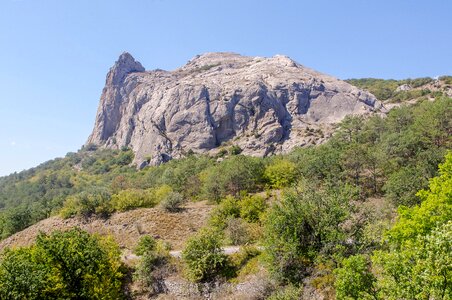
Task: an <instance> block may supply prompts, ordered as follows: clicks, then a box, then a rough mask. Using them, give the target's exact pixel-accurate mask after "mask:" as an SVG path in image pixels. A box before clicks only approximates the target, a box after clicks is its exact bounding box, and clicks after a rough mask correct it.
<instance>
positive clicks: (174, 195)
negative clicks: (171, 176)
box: [160, 192, 185, 212]
mask: <svg viewBox="0 0 452 300" xmlns="http://www.w3.org/2000/svg"><path fill="white" fill-rule="evenodd" d="M184 202H185V200H184V196H183V195H182V194H180V193H178V192H170V193H169V194H167V195H166V197H165V198H164V199H163V200H162V201H161V202H160V205H161V206H162V207H163V209H164V210H166V211H169V212H176V211H179V209H180V206H181V205H182V204H183V203H184Z"/></svg>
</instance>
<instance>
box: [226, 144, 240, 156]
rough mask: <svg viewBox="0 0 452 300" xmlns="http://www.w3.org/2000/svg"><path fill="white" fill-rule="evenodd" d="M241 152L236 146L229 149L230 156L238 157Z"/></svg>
mask: <svg viewBox="0 0 452 300" xmlns="http://www.w3.org/2000/svg"><path fill="white" fill-rule="evenodd" d="M242 151H243V150H242V148H240V147H239V146H237V145H234V146H231V148H230V149H229V153H230V154H231V155H239V154H240V153H242Z"/></svg>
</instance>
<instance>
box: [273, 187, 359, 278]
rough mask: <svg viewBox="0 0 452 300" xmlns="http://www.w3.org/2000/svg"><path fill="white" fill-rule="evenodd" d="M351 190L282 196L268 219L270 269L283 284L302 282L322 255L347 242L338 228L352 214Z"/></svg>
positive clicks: (300, 189) (294, 192)
mask: <svg viewBox="0 0 452 300" xmlns="http://www.w3.org/2000/svg"><path fill="white" fill-rule="evenodd" d="M352 197H353V193H352V192H351V190H337V189H329V188H318V187H313V186H306V185H305V186H301V187H298V188H296V189H292V190H291V191H289V192H286V194H285V195H284V196H283V198H282V200H281V202H280V203H277V204H275V205H273V206H272V207H271V209H270V211H269V212H268V213H267V215H266V218H265V220H266V221H265V250H266V253H267V257H268V262H269V268H270V271H271V272H272V274H273V275H275V277H276V278H277V279H279V280H281V281H283V282H292V283H297V282H300V280H301V279H302V277H303V276H304V274H305V273H306V269H307V268H308V267H309V266H310V265H311V263H312V261H313V259H314V258H315V257H316V255H318V253H319V252H320V251H322V252H324V253H331V252H333V251H335V247H336V246H337V245H339V244H341V242H342V241H343V240H344V238H345V233H344V232H343V230H342V229H341V228H340V226H339V224H340V223H341V222H343V221H344V220H345V219H346V218H347V216H348V214H349V211H350V209H351V208H350V206H349V201H350V199H351V198H352Z"/></svg>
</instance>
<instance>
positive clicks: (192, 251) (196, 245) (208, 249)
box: [182, 229, 228, 282]
mask: <svg viewBox="0 0 452 300" xmlns="http://www.w3.org/2000/svg"><path fill="white" fill-rule="evenodd" d="M182 260H183V261H184V263H185V266H186V274H187V276H188V278H189V279H190V280H192V281H195V282H206V281H211V280H214V279H216V278H217V277H219V276H222V275H223V274H224V273H225V271H226V270H227V268H228V260H227V257H226V255H225V254H224V253H223V250H222V249H221V235H220V233H219V232H217V231H213V230H211V229H210V230H209V229H203V230H201V231H200V232H199V233H198V234H196V235H195V236H194V237H192V238H191V239H189V240H188V242H187V246H186V247H185V249H184V250H183V252H182Z"/></svg>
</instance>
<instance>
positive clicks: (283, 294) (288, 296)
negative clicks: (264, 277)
mask: <svg viewBox="0 0 452 300" xmlns="http://www.w3.org/2000/svg"><path fill="white" fill-rule="evenodd" d="M302 292H303V288H301V287H298V286H295V285H293V284H289V285H287V286H285V287H284V289H281V290H278V291H276V292H274V293H273V294H271V295H270V297H268V298H267V299H268V300H294V299H300V297H301V295H302Z"/></svg>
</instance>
